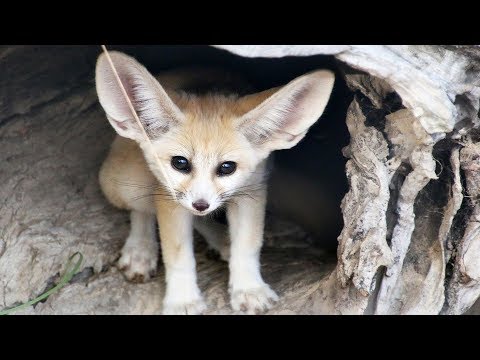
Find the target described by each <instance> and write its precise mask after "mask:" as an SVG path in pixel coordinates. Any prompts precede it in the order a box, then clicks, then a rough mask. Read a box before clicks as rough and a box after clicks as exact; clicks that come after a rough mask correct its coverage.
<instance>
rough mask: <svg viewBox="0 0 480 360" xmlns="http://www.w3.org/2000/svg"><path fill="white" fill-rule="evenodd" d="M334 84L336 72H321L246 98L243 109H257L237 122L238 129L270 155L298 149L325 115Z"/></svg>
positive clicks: (242, 104)
mask: <svg viewBox="0 0 480 360" xmlns="http://www.w3.org/2000/svg"><path fill="white" fill-rule="evenodd" d="M334 80H335V75H334V74H333V72H331V71H329V70H319V71H314V72H312V73H309V74H306V75H303V76H300V77H298V78H296V79H295V80H293V81H291V82H290V83H288V84H287V85H285V86H283V87H281V88H275V89H270V90H267V91H263V92H261V93H258V94H252V95H247V96H244V97H243V98H241V99H240V107H243V108H245V107H246V108H252V107H253V106H254V108H253V109H252V110H250V111H248V112H247V113H246V114H244V115H243V116H242V117H241V118H240V119H239V120H238V121H239V123H238V129H239V130H240V131H241V132H242V133H243V134H244V135H245V136H246V138H247V139H248V140H249V141H250V142H251V143H252V144H253V145H254V146H258V147H260V148H261V149H262V150H265V151H268V152H270V151H274V150H280V149H289V148H291V147H293V146H295V145H296V144H297V143H298V142H299V141H300V140H301V139H302V138H303V137H304V136H305V134H306V133H307V131H308V129H309V128H310V126H312V125H313V124H314V123H315V122H316V121H317V120H318V118H319V117H320V116H321V115H322V113H323V110H324V109H325V106H326V105H327V102H328V99H329V98H330V94H331V92H332V88H333V83H334Z"/></svg>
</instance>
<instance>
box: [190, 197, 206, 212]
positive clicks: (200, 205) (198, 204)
mask: <svg viewBox="0 0 480 360" xmlns="http://www.w3.org/2000/svg"><path fill="white" fill-rule="evenodd" d="M192 206H193V207H194V208H195V209H196V210H198V211H205V210H207V209H208V208H209V207H210V204H209V203H207V202H206V201H205V200H203V199H200V200H197V201H195V202H194V203H193V204H192Z"/></svg>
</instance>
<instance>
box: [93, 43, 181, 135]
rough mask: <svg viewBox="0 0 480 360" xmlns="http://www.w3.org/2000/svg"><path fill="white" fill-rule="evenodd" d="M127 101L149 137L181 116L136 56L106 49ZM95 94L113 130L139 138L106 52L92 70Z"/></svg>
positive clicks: (135, 123) (157, 133)
mask: <svg viewBox="0 0 480 360" xmlns="http://www.w3.org/2000/svg"><path fill="white" fill-rule="evenodd" d="M109 54H110V57H111V59H112V62H113V64H114V65H115V69H116V70H117V72H118V75H119V77H120V80H121V81H122V84H123V86H124V87H125V90H126V91H127V94H128V96H129V97H130V101H131V102H132V105H133V107H134V109H135V111H136V112H137V115H138V117H139V119H140V121H141V123H142V125H143V127H144V128H145V131H146V132H147V134H148V136H149V137H150V139H152V140H153V139H156V138H159V137H160V136H161V135H162V134H164V133H166V132H167V131H168V130H169V129H170V128H171V127H173V126H175V125H176V124H178V123H179V122H180V121H182V119H183V114H182V113H181V111H180V110H179V109H178V107H177V106H176V105H175V103H174V102H173V101H172V100H171V99H170V98H169V96H168V95H167V93H166V92H165V90H164V89H163V88H162V87H161V85H160V84H159V83H158V81H157V80H156V79H155V78H154V77H153V76H152V75H151V74H150V73H149V72H148V70H147V69H145V67H143V66H142V65H140V64H139V63H138V62H137V61H136V60H135V59H133V58H131V57H129V56H127V55H125V54H123V53H120V52H116V51H111V52H109ZM95 84H96V88H97V94H98V98H99V100H100V104H101V105H102V107H103V109H104V110H105V112H106V113H107V118H108V120H109V121H110V124H112V126H113V128H114V129H115V131H116V132H117V133H118V134H119V135H121V136H124V137H126V138H130V139H132V140H135V141H138V142H141V141H143V140H144V136H143V133H142V131H141V129H139V128H138V123H137V122H136V121H135V118H134V116H133V114H132V112H131V109H130V107H129V106H128V103H127V100H126V99H125V96H124V94H123V92H122V91H121V89H120V86H119V85H118V82H117V79H116V78H115V75H114V73H113V71H112V68H111V67H110V64H109V63H108V59H107V57H106V55H105V54H102V55H100V57H99V58H98V60H97V67H96V70H95Z"/></svg>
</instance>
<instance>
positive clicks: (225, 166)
mask: <svg viewBox="0 0 480 360" xmlns="http://www.w3.org/2000/svg"><path fill="white" fill-rule="evenodd" d="M235 170H237V163H234V162H233V161H225V162H224V163H221V164H220V166H219V167H218V169H217V175H218V176H224V175H230V174H233V173H234V172H235Z"/></svg>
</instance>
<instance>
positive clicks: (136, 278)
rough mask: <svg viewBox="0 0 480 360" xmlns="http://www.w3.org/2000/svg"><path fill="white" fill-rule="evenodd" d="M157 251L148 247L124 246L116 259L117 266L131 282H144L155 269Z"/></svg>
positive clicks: (152, 274) (151, 275)
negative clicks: (120, 254)
mask: <svg viewBox="0 0 480 360" xmlns="http://www.w3.org/2000/svg"><path fill="white" fill-rule="evenodd" d="M157 258H158V255H157V251H156V249H154V248H149V247H124V248H123V249H122V256H121V257H120V259H119V260H118V268H119V269H120V270H122V271H123V274H124V275H125V277H126V278H127V279H128V280H130V281H133V282H140V283H142V282H145V281H148V280H149V279H150V278H151V277H153V276H154V275H155V272H156V270H157Z"/></svg>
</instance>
